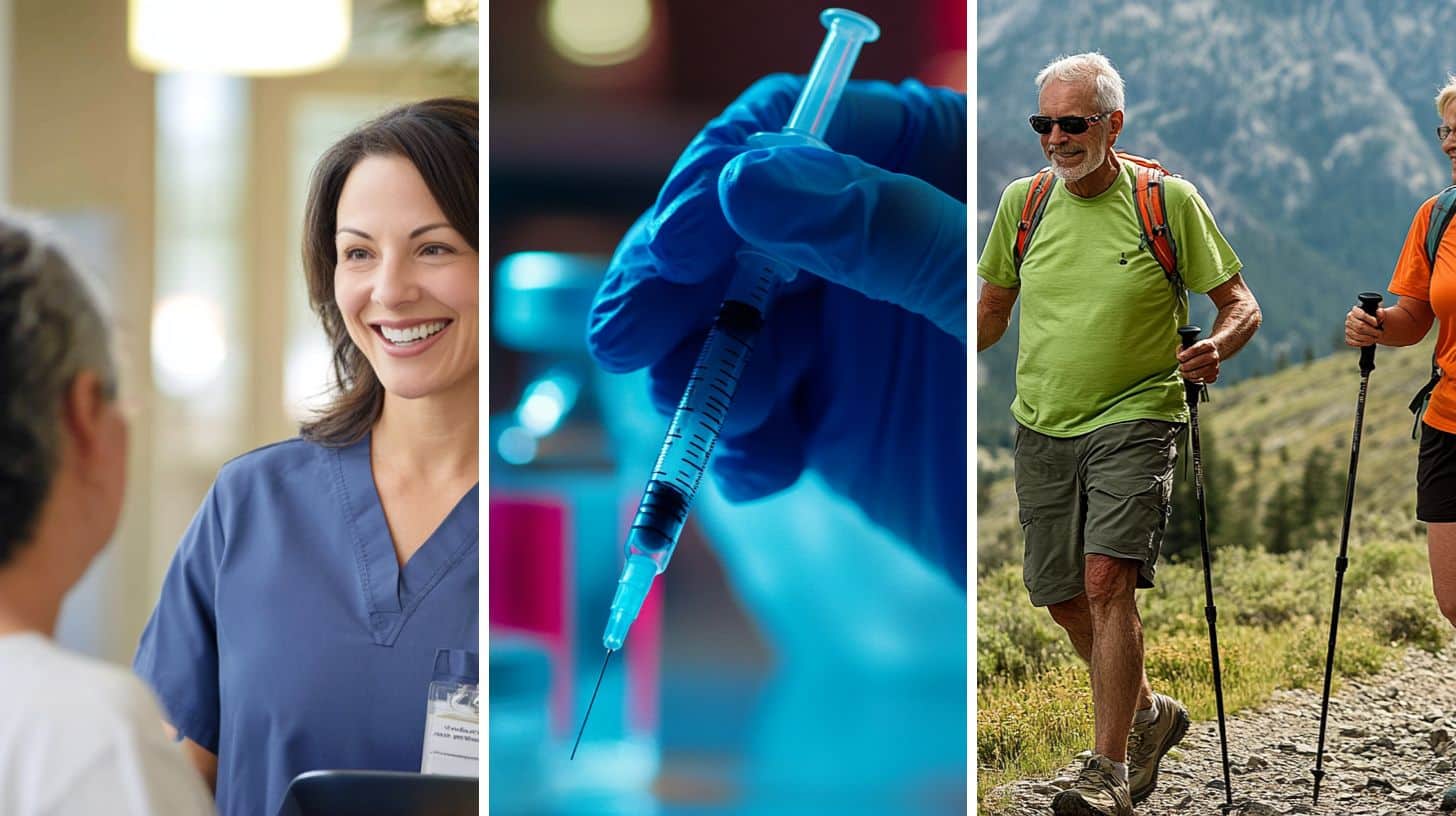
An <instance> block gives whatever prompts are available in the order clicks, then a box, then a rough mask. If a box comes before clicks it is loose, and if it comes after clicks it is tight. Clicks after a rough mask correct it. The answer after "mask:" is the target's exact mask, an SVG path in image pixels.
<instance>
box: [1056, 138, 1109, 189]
mask: <svg viewBox="0 0 1456 816" xmlns="http://www.w3.org/2000/svg"><path fill="white" fill-rule="evenodd" d="M1098 147H1099V148H1100V149H1098V150H1095V151H1094V150H1088V151H1087V155H1086V157H1085V158H1083V159H1082V163H1081V164H1078V165H1075V166H1073V167H1067V166H1065V165H1061V164H1057V163H1056V162H1055V161H1052V162H1051V167H1052V175H1054V176H1056V177H1057V178H1059V179H1061V180H1062V181H1063V182H1071V181H1081V180H1082V179H1084V178H1086V177H1087V176H1088V175H1089V174H1090V173H1091V172H1092V171H1093V170H1096V169H1097V168H1099V167H1101V166H1102V162H1103V161H1105V160H1106V158H1107V155H1106V154H1107V149H1106V148H1105V147H1103V146H1101V145H1099V146H1098ZM1048 158H1050V157H1048Z"/></svg>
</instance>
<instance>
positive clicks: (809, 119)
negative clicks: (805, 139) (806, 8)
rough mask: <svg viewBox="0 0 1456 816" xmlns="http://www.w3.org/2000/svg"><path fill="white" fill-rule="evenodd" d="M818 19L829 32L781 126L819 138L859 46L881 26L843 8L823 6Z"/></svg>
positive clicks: (827, 125) (847, 76) (793, 131)
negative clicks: (800, 91)
mask: <svg viewBox="0 0 1456 816" xmlns="http://www.w3.org/2000/svg"><path fill="white" fill-rule="evenodd" d="M819 19H820V21H821V22H823V23H824V27H825V28H827V29H829V34H828V35H827V36H825V38H824V43H823V45H821V46H819V55H818V56H817V57H815V58H814V67H813V68H812V69H811V70H810V71H809V79H808V81H807V82H805V83H804V90H803V92H802V93H800V94H799V102H798V104H797V105H795V106H794V112H793V113H792V114H790V115H789V121H788V124H787V125H785V126H784V130H785V131H787V132H791V133H803V134H806V135H808V136H811V137H813V138H814V139H818V140H821V141H822V140H823V139H824V131H825V129H827V128H828V127H829V120H830V119H831V118H833V116H834V109H835V107H836V106H838V105H839V97H840V96H842V95H843V94H844V86H845V83H847V82H848V81H849V74H850V72H851V71H852V70H853V68H854V61H855V59H857V58H858V57H859V49H860V46H861V45H863V44H864V43H867V42H873V41H875V40H876V39H878V38H879V36H880V27H879V26H877V25H875V23H874V21H873V20H871V19H870V18H868V17H865V16H864V15H862V14H856V13H855V12H852V11H846V10H844V9H825V11H824V13H822V14H821V15H819Z"/></svg>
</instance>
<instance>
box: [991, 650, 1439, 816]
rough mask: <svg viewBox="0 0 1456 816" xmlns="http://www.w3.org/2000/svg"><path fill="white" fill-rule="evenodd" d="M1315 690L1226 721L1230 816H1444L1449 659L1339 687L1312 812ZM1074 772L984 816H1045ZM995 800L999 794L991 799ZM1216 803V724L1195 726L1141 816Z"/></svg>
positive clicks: (1012, 791) (1212, 810) (1425, 657)
mask: <svg viewBox="0 0 1456 816" xmlns="http://www.w3.org/2000/svg"><path fill="white" fill-rule="evenodd" d="M1319 704H1320V692H1319V690H1318V689H1301V690H1296V691H1280V692H1276V693H1275V694H1274V695H1273V697H1271V699H1270V700H1269V701H1268V702H1266V703H1265V704H1264V705H1262V706H1260V707H1259V708H1257V709H1251V710H1246V711H1242V712H1239V713H1238V714H1237V715H1234V716H1231V717H1229V719H1228V737H1229V763H1230V767H1231V775H1232V780H1233V790H1234V797H1233V798H1234V807H1233V809H1232V810H1231V811H1229V813H1231V814H1235V815H1236V816H1276V815H1277V816H1286V815H1292V814H1299V816H1316V815H1317V816H1326V814H1328V816H1442V811H1441V809H1440V807H1441V797H1442V793H1443V792H1444V791H1445V790H1446V788H1447V787H1449V786H1451V785H1452V784H1453V783H1456V651H1453V650H1452V649H1451V648H1448V649H1447V650H1446V651H1445V652H1443V653H1442V654H1439V655H1432V654H1429V653H1427V652H1423V651H1420V650H1416V649H1412V650H1410V651H1409V652H1407V653H1406V655H1405V656H1404V657H1403V659H1401V660H1399V661H1396V662H1395V663H1394V664H1393V665H1392V666H1391V667H1389V668H1387V669H1386V670H1385V671H1383V672H1381V673H1380V674H1377V675H1372V676H1369V677H1365V678H1361V679H1355V680H1347V681H1345V683H1344V684H1343V686H1342V687H1341V688H1340V691H1339V693H1337V694H1336V695H1334V697H1333V698H1332V699H1331V700H1330V719H1329V725H1328V729H1327V733H1326V745H1325V761H1324V770H1325V777H1324V782H1323V783H1322V784H1321V786H1320V803H1319V806H1318V807H1316V806H1314V805H1313V804H1312V803H1311V801H1310V798H1311V794H1312V791H1313V787H1314V776H1313V774H1312V771H1313V770H1314V762H1315V743H1316V742H1317V741H1318V738H1319ZM1078 767H1079V763H1069V764H1068V765H1067V766H1066V767H1064V768H1062V769H1061V770H1060V771H1058V773H1057V776H1056V778H1054V779H1045V780H1023V781H1019V782H1014V783H1011V784H1009V785H1006V786H1004V787H1003V788H1001V789H999V791H997V792H993V793H992V795H991V796H989V797H988V798H987V799H986V803H987V805H988V806H989V807H988V813H993V814H1003V816H1033V815H1034V816H1046V815H1047V814H1049V813H1050V812H1051V808H1050V803H1051V799H1052V796H1054V795H1055V794H1056V792H1057V791H1058V790H1060V789H1061V788H1063V787H1068V786H1070V785H1071V784H1072V783H1073V781H1074V779H1075V777H1076V773H1077V768H1078ZM998 794H1000V795H998ZM1223 804H1224V791H1223V766H1222V763H1221V760H1220V752H1219V741H1218V725H1217V723H1216V722H1199V723H1194V724H1193V727H1192V728H1190V729H1189V731H1188V735H1187V736H1186V737H1185V738H1184V740H1183V742H1182V744H1181V745H1179V746H1178V747H1177V748H1175V749H1173V751H1171V752H1170V753H1169V754H1168V756H1167V757H1165V758H1164V760H1163V765H1162V770H1161V772H1160V775H1159V778H1158V789H1157V791H1156V792H1154V793H1153V795H1152V796H1151V797H1150V798H1149V799H1148V800H1147V801H1146V802H1143V803H1142V804H1141V805H1139V806H1138V807H1137V808H1136V813H1137V814H1138V816H1204V815H1205V814H1218V813H1220V812H1221V808H1222V807H1223Z"/></svg>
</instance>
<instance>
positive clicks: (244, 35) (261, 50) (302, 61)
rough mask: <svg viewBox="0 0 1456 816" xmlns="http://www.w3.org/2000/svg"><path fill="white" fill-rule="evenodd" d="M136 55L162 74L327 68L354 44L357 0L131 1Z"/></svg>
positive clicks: (260, 73) (277, 72)
mask: <svg viewBox="0 0 1456 816" xmlns="http://www.w3.org/2000/svg"><path fill="white" fill-rule="evenodd" d="M130 4H131V5H130V13H129V17H128V20H127V28H128V37H127V39H128V44H129V47H130V51H131V61H132V62H133V63H135V64H136V65H137V66H138V67H139V68H142V69H143V70H147V71H155V72H157V73H208V74H229V75H245V76H278V75H283V74H301V73H308V72H310V71H319V70H322V69H324V68H328V67H330V66H332V65H334V64H336V63H338V62H339V61H340V60H342V59H343V58H344V54H345V52H347V51H348V49H349V22H350V10H351V0H130Z"/></svg>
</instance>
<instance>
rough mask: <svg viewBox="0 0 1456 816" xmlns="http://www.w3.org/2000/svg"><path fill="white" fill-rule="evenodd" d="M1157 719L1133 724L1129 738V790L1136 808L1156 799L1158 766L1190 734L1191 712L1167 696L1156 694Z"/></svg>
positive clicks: (1154, 697) (1154, 695) (1154, 696)
mask: <svg viewBox="0 0 1456 816" xmlns="http://www.w3.org/2000/svg"><path fill="white" fill-rule="evenodd" d="M1153 699H1154V700H1156V701H1157V704H1158V718H1157V719H1156V720H1153V721H1152V722H1150V723H1148V724H1146V725H1138V724H1137V723H1133V726H1132V733H1131V734H1129V735H1128V737H1127V787H1128V792H1129V794H1130V795H1131V796H1132V803H1133V804H1134V805H1137V804H1141V803H1142V801H1143V800H1144V799H1147V798H1148V797H1149V796H1152V795H1153V789H1154V788H1156V787H1157V786H1158V763H1160V762H1162V761H1163V754H1166V753H1168V749H1169V748H1172V747H1173V746H1174V745H1177V744H1178V743H1179V742H1181V741H1182V740H1183V735H1184V734H1187V733H1188V709H1186V708H1184V707H1183V704H1182V703H1180V702H1178V701H1177V700H1174V699H1173V698H1172V697H1169V696H1168V695H1166V694H1157V693H1154V694H1153Z"/></svg>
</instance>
